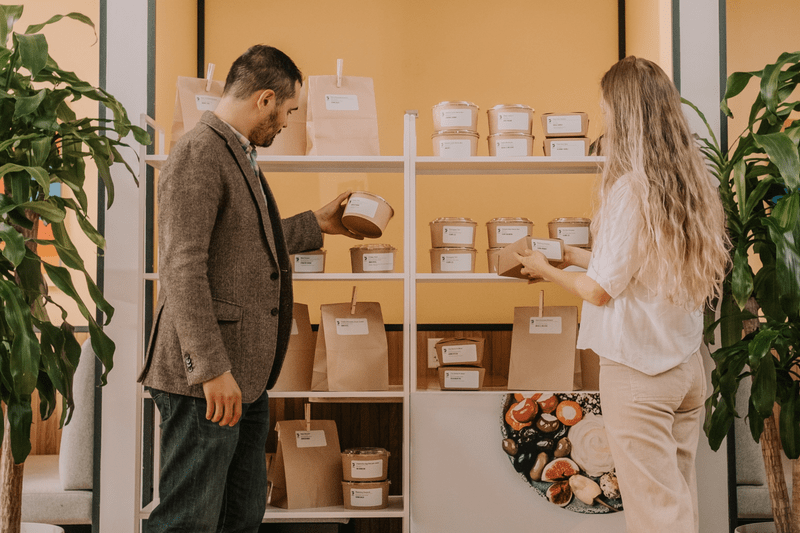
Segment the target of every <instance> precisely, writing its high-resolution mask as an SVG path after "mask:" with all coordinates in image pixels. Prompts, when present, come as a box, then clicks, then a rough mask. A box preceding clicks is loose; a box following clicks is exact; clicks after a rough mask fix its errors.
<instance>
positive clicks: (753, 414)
mask: <svg viewBox="0 0 800 533" xmlns="http://www.w3.org/2000/svg"><path fill="white" fill-rule="evenodd" d="M747 421H748V422H749V423H750V424H749V425H750V434H751V435H752V436H753V440H755V441H756V442H759V441H760V440H761V434H762V433H764V417H763V416H761V414H760V413H759V412H758V410H757V409H756V408H755V406H754V405H753V396H752V393H751V396H750V400H749V402H748V406H747Z"/></svg>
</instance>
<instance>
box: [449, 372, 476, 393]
mask: <svg viewBox="0 0 800 533" xmlns="http://www.w3.org/2000/svg"><path fill="white" fill-rule="evenodd" d="M479 385H480V372H479V371H478V370H445V371H444V388H445V389H477V388H478V387H479Z"/></svg>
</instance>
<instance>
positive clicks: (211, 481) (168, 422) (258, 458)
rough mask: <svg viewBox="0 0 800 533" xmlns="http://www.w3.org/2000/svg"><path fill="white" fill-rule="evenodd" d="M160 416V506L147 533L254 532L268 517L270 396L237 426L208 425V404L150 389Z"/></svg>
mask: <svg viewBox="0 0 800 533" xmlns="http://www.w3.org/2000/svg"><path fill="white" fill-rule="evenodd" d="M150 394H151V395H152V397H153V400H154V401H155V403H156V406H157V407H158V410H159V412H160V413H161V478H160V483H159V490H158V493H159V498H160V502H159V505H158V506H157V507H156V508H155V509H154V510H153V512H152V513H151V514H150V519H149V520H148V524H147V532H148V533H161V532H185V533H205V532H226V533H229V532H230V533H232V532H243V533H251V532H252V533H256V532H257V531H258V527H259V525H260V524H261V520H262V519H263V518H264V510H265V507H266V499H267V495H266V493H267V473H266V463H265V457H264V446H265V443H266V441H267V434H268V433H269V398H268V396H267V392H266V391H264V393H263V394H262V395H261V397H259V398H258V399H257V400H256V401H254V402H253V403H250V404H242V418H241V420H240V421H239V422H238V423H237V424H236V425H235V426H233V427H229V426H225V427H220V425H219V424H218V423H214V422H211V421H210V420H206V401H205V399H202V398H193V397H190V396H182V395H180V394H171V393H168V392H164V391H160V390H156V389H150Z"/></svg>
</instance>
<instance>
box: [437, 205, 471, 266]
mask: <svg viewBox="0 0 800 533" xmlns="http://www.w3.org/2000/svg"><path fill="white" fill-rule="evenodd" d="M477 225H478V224H477V223H476V222H475V221H474V220H472V219H471V218H455V217H445V218H437V219H436V220H433V221H432V222H431V223H430V227H431V272H433V273H434V274H442V273H471V272H475V257H476V256H477V254H478V253H477V251H476V250H475V228H476V227H477Z"/></svg>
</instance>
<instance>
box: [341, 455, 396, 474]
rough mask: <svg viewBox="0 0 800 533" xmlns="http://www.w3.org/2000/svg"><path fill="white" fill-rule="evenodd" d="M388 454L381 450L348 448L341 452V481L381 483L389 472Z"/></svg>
mask: <svg viewBox="0 0 800 533" xmlns="http://www.w3.org/2000/svg"><path fill="white" fill-rule="evenodd" d="M389 455H390V454H389V452H388V451H386V450H385V449H383V448H348V449H346V450H345V451H343V452H342V479H344V480H345V481H383V480H384V479H386V476H387V475H388V472H389Z"/></svg>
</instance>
